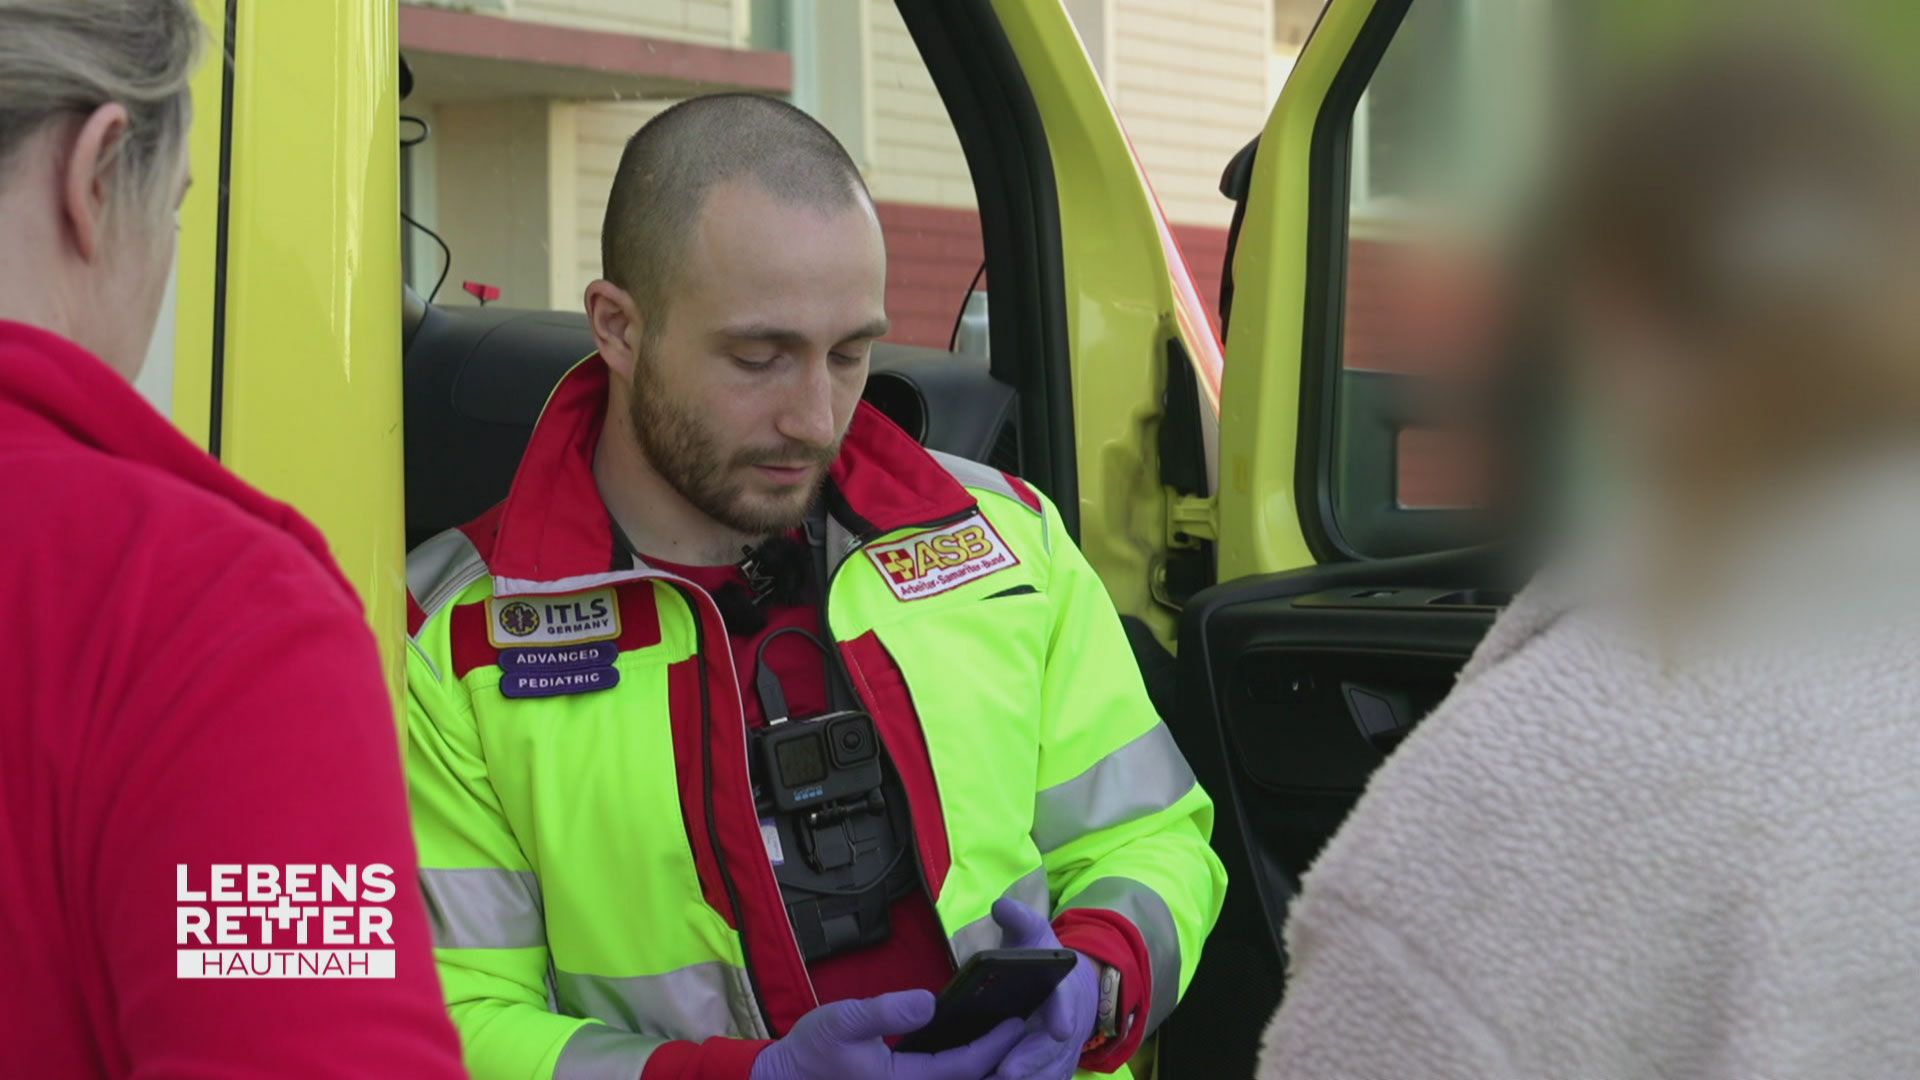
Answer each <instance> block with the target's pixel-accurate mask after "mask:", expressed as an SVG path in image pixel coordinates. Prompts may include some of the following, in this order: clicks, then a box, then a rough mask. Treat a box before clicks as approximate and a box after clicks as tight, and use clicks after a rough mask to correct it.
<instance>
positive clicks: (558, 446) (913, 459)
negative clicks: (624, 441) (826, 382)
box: [465, 354, 975, 591]
mask: <svg viewBox="0 0 1920 1080" xmlns="http://www.w3.org/2000/svg"><path fill="white" fill-rule="evenodd" d="M607 383H608V376H607V366H606V364H605V363H604V362H602V361H601V359H600V357H599V356H598V355H597V354H596V355H594V356H590V357H588V358H587V359H585V360H583V361H581V362H580V363H579V364H577V365H575V366H574V368H573V370H572V371H570V372H568V373H567V375H566V377H565V378H564V379H561V380H560V385H559V386H557V387H555V388H554V391H553V396H552V397H550V398H548V399H547V406H546V409H545V410H544V411H542V412H541V414H540V422H539V424H538V425H537V426H535V428H534V430H533V438H532V440H531V441H530V442H528V444H527V450H526V454H525V455H524V456H523V457H522V458H521V459H520V468H519V469H518V471H516V472H515V473H514V477H513V488H512V489H511V490H510V491H509V492H508V493H507V499H506V501H505V502H504V503H502V504H500V505H499V506H497V507H495V508H494V509H492V510H490V511H488V512H487V513H486V514H485V515H483V516H482V517H480V518H479V519H478V520H476V521H474V522H472V523H471V524H469V525H467V526H465V531H466V533H467V535H468V537H469V538H470V539H472V540H473V543H474V546H475V547H476V548H478V549H479V551H480V553H481V555H482V557H483V558H485V560H486V563H487V569H488V571H489V572H491V573H492V574H493V576H494V577H495V578H506V579H511V580H512V581H514V582H515V583H516V591H518V587H519V586H520V585H525V584H536V583H555V582H562V581H567V582H573V581H580V582H583V583H585V582H590V581H593V580H594V579H598V578H604V577H607V576H608V575H610V574H622V572H623V571H625V569H626V568H625V567H624V566H622V567H615V566H614V565H613V561H614V548H615V546H616V545H615V541H614V535H613V524H612V521H611V520H610V519H609V518H608V516H607V510H606V505H605V504H604V503H603V502H602V501H601V498H600V490H599V487H598V486H597V485H596V484H595V483H594V479H593V454H594V449H595V447H596V446H598V445H599V442H600V429H601V427H602V425H604V424H605V423H606V415H607ZM828 482H829V498H828V506H829V508H830V510H831V512H832V513H833V515H834V516H835V517H836V518H837V519H839V521H840V523H841V525H843V526H845V527H846V528H847V529H848V530H849V531H850V532H852V533H853V534H854V535H856V536H863V537H864V536H869V535H879V534H881V533H888V532H893V531H894V530H896V529H902V528H907V527H910V526H914V525H923V524H933V523H937V522H941V521H945V520H947V519H949V518H954V517H958V516H960V515H962V514H964V513H966V512H967V511H969V510H971V509H973V507H974V505H975V502H974V498H973V496H972V495H971V494H969V493H968V491H967V489H966V488H964V487H962V486H961V485H960V482H959V481H957V480H955V479H954V478H953V475H952V474H951V473H949V472H947V470H946V469H945V468H943V467H942V466H941V465H940V463H939V462H937V461H935V460H934V459H933V456H932V455H931V454H928V453H927V452H926V450H925V449H923V448H922V447H921V446H920V444H919V443H917V442H915V441H914V440H913V438H912V437H911V436H909V435H908V434H907V433H906V432H904V431H901V430H900V429H899V428H898V427H896V426H895V425H894V423H893V422H892V421H891V420H888V419H887V418H886V417H885V416H883V415H882V414H881V413H880V412H879V411H878V410H876V409H874V408H873V407H872V406H870V405H868V404H866V403H865V402H861V403H860V406H859V408H858V409H857V410H856V411H855V413H854V416H853V423H852V424H851V425H850V426H849V427H848V429H847V437H846V439H845V441H843V442H842V443H841V444H840V456H839V458H837V459H836V460H835V461H834V463H833V467H832V468H831V469H830V470H829V471H828ZM582 587H591V586H590V585H586V584H583V585H582Z"/></svg>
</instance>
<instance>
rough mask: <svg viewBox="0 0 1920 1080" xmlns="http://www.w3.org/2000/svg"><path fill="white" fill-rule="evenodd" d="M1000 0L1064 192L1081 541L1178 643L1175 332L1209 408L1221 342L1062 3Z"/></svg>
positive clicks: (1213, 404)
mask: <svg viewBox="0 0 1920 1080" xmlns="http://www.w3.org/2000/svg"><path fill="white" fill-rule="evenodd" d="M993 10H994V13H995V15H996V16H997V17H998V18H999V21H1000V26H1001V29H1002V31H1003V32H1004V33H1005V34H1006V37H1007V41H1008V43H1009V44H1010V45H1012V47H1013V52H1014V55H1015V56H1016V57H1017V58H1018V59H1019V62H1020V69H1021V73H1022V74H1023V75H1024V76H1025V77H1026V81H1027V86H1028V89H1029V91H1030V92H1031V94H1032V95H1033V100H1034V104H1035V106H1036V107H1037V108H1038V110H1039V113H1040V119H1041V123H1042V125H1043V127H1044V128H1045V130H1046V134H1047V150H1048V153H1049V155H1050V156H1051V158H1052V164H1053V175H1054V184H1055V187H1056V189H1057V191H1058V192H1059V199H1058V203H1059V214H1060V242H1061V248H1062V251H1061V256H1062V258H1061V261H1062V264H1063V276H1064V278H1065V284H1066V302H1067V312H1066V314H1067V340H1068V343H1069V353H1070V356H1071V358H1072V359H1071V362H1070V363H1071V379H1072V387H1073V429H1074V452H1075V460H1076V461H1077V463H1078V478H1079V483H1080V547H1081V550H1082V551H1084V552H1085V553H1086V556H1087V560H1088V561H1089V562H1090V563H1092V564H1093V567H1094V569H1095V570H1096V571H1098V572H1099V574H1100V577H1101V579H1102V580H1103V581H1104V582H1105V583H1106V585H1107V591H1108V592H1109V593H1110V594H1111V595H1112V597H1113V601H1114V606H1115V607H1117V608H1118V609H1119V610H1120V612H1121V613H1122V614H1126V615H1135V616H1139V617H1141V618H1142V619H1144V620H1146V622H1147V624H1148V625H1149V626H1150V627H1152V628H1153V630H1154V633H1155V635H1156V636H1157V637H1159V638H1160V640H1161V641H1163V642H1164V643H1166V644H1168V645H1169V646H1171V645H1172V644H1173V642H1174V639H1175V635H1176V633H1177V616H1176V614H1175V613H1174V612H1173V611H1171V610H1170V609H1168V608H1166V607H1164V606H1162V605H1160V604H1158V603H1156V602H1155V601H1154V599H1153V595H1152V584H1153V581H1154V577H1155V575H1156V573H1158V572H1159V571H1160V569H1161V567H1162V566H1163V565H1164V562H1165V559H1166V557H1167V552H1168V550H1169V547H1170V546H1171V544H1170V540H1169V528H1168V520H1169V514H1170V513H1171V512H1172V509H1173V502H1174V500H1172V499H1171V498H1170V497H1169V495H1168V493H1167V490H1166V489H1165V488H1163V487H1162V486H1161V484H1160V457H1159V440H1158V433H1159V429H1160V420H1161V400H1162V396H1163V393H1164V391H1165V383H1166V366H1167V361H1166V355H1167V353H1166V343H1167V341H1168V340H1169V339H1170V338H1176V337H1177V338H1178V339H1179V340H1180V341H1181V342H1182V344H1183V345H1184V346H1185V348H1186V353H1187V355H1188V356H1189V357H1191V358H1193V361H1194V365H1195V369H1196V371H1197V372H1198V373H1199V378H1200V382H1201V386H1202V391H1203V392H1202V394H1201V398H1202V407H1203V408H1210V409H1217V408H1218V393H1219V372H1220V345H1219V341H1218V340H1217V339H1216V338H1215V337H1214V333H1213V330H1212V327H1211V326H1210V325H1209V323H1208V322H1207V316H1206V311H1205V308H1204V307H1203V306H1202V302H1201V300H1200V298H1199V295H1198V292H1197V291H1196V290H1195V289H1194V287H1193V283H1192V280H1191V278H1190V277H1189V276H1188V274H1187V271H1186V265H1185V263H1184V261H1182V259H1181V256H1180V254H1179V249H1178V247H1177V246H1176V245H1175V244H1174V240H1173V234H1172V231H1171V230H1170V229H1169V228H1168V227H1167V223H1166V218H1165V215H1164V214H1162V213H1161V210H1160V207H1159V205H1158V203H1157V202H1156V201H1155V199H1154V196H1153V191H1152V188H1151V186H1150V185H1149V183H1148V181H1147V177H1146V174H1145V172H1144V170H1143V169H1142V168H1141V166H1140V163H1139V160H1138V158H1137V157H1136V156H1135V155H1134V153H1133V149H1132V146H1131V145H1130V144H1129V143H1128V141H1127V137H1126V134H1125V133H1124V132H1123V131H1122V129H1121V126H1120V121H1119V119H1118V118H1117V117H1116V116H1115V115H1114V112H1113V106H1112V104H1111V103H1110V102H1109V101H1108V99H1107V96H1106V92H1105V91H1104V90H1103V89H1102V88H1101V86H1100V78H1099V75H1098V74H1097V73H1096V72H1095V71H1094V68H1093V63H1092V61H1091V60H1090V59H1089V58H1088V56H1087V53H1086V49H1085V48H1084V47H1083V46H1082V44H1081V42H1080V37H1079V34H1078V33H1077V32H1076V31H1075V29H1074V26H1073V21H1072V19H1071V18H1070V17H1069V16H1068V14H1067V11H1066V8H1065V6H1064V5H1063V4H1062V3H1060V2H1059V0H994V3H993ZM1196 531H1199V532H1201V533H1204V527H1201V528H1199V529H1197V530H1196Z"/></svg>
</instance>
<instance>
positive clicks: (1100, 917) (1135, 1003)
mask: <svg viewBox="0 0 1920 1080" xmlns="http://www.w3.org/2000/svg"><path fill="white" fill-rule="evenodd" d="M1053 932H1054V934H1055V935H1056V936H1058V937H1059V938H1060V944H1061V945H1063V946H1065V947H1067V948H1069V949H1072V950H1074V951H1076V952H1082V953H1085V954H1086V955H1087V956H1089V957H1091V958H1092V959H1093V960H1094V961H1096V962H1098V963H1102V964H1105V965H1107V966H1108V967H1110V968H1114V969H1115V970H1117V971H1119V972H1120V1037H1119V1038H1117V1039H1115V1040H1113V1041H1112V1042H1109V1043H1106V1044H1104V1045H1101V1046H1097V1047H1095V1048H1094V1049H1092V1050H1090V1051H1088V1052H1087V1053H1086V1054H1084V1055H1082V1056H1081V1058H1080V1067H1081V1068H1083V1069H1089V1070H1092V1071H1093V1072H1097V1073H1110V1072H1118V1071H1119V1069H1120V1066H1122V1065H1125V1064H1126V1063H1127V1059H1128V1058H1131V1057H1132V1056H1133V1055H1134V1052H1135V1051H1136V1050H1138V1049H1140V1041H1141V1040H1142V1039H1144V1038H1146V1035H1147V1006H1148V1003H1149V1002H1151V1001H1153V967H1152V963H1151V961H1150V960H1149V959H1148V958H1147V943H1146V941H1145V940H1144V939H1142V938H1141V936H1140V931H1139V930H1138V929H1136V928H1135V927H1134V925H1133V923H1131V922H1129V921H1127V918H1126V917H1125V916H1123V915H1120V914H1118V913H1117V912H1112V911H1103V910H1100V909H1098V908H1071V909H1069V910H1067V911H1063V912H1061V913H1060V917H1059V918H1057V919H1055V920H1053ZM649 1080H651V1078H649Z"/></svg>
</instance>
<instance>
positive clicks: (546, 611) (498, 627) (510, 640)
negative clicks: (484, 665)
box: [487, 589, 620, 649]
mask: <svg viewBox="0 0 1920 1080" xmlns="http://www.w3.org/2000/svg"><path fill="white" fill-rule="evenodd" d="M619 636H620V602H619V600H618V599H617V598H616V597H615V596H614V592H613V590H612V589H595V590H593V591H592V592H583V593H572V594H570V595H567V596H510V597H497V596H496V597H494V598H493V599H491V600H488V601H487V640H488V641H489V642H491V643H492V645H493V647H494V648H496V649H524V648H528V647H530V646H540V645H583V644H586V643H587V642H591V641H612V640H614V639H616V638H618V637H619Z"/></svg>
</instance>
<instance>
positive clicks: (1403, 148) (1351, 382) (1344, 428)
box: [1306, 0, 1553, 557]
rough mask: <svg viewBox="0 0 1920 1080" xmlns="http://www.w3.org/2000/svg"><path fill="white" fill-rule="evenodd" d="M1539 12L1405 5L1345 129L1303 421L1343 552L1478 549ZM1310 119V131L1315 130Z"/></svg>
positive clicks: (1502, 6)
mask: <svg viewBox="0 0 1920 1080" xmlns="http://www.w3.org/2000/svg"><path fill="white" fill-rule="evenodd" d="M1552 8H1553V5H1552V4H1551V3H1549V2H1546V0H1419V2H1417V3H1414V4H1412V5H1411V6H1410V8H1409V9H1408V10H1407V14H1406V16H1405V18H1404V19H1403V21H1402V22H1401V24H1400V26H1399V29H1398V31H1397V32H1396V33H1394V35H1393V38H1392V40H1391V42H1390V43H1389V44H1388V45H1387V46H1386V49H1385V52H1384V54H1382V55H1381V56H1380V58H1379V63H1378V66H1377V67H1376V68H1375V69H1374V70H1373V71H1372V72H1371V74H1370V76H1369V77H1368V79H1367V81H1366V83H1365V86H1364V90H1363V92H1361V93H1359V95H1358V97H1357V100H1356V101H1355V102H1354V104H1353V107H1352V111H1351V113H1350V114H1347V115H1345V116H1342V117H1337V118H1335V119H1334V120H1333V121H1332V122H1334V123H1341V124H1344V125H1346V131H1345V135H1346V139H1345V146H1346V149H1347V152H1346V155H1345V158H1344V160H1340V161H1336V162H1332V163H1331V165H1332V166H1333V168H1334V169H1340V168H1344V176H1341V175H1339V174H1338V173H1337V172H1330V173H1329V174H1327V175H1323V176H1316V178H1315V182H1316V183H1317V184H1323V183H1324V184H1337V183H1339V182H1340V181H1341V180H1344V182H1345V191H1346V198H1345V200H1344V206H1340V205H1339V204H1336V208H1335V211H1334V212H1336V213H1340V214H1341V215H1342V217H1343V218H1344V220H1343V221H1341V222H1338V223H1336V224H1337V225H1340V226H1343V228H1342V229H1341V230H1340V233H1339V234H1340V235H1341V237H1342V239H1341V241H1340V242H1339V244H1337V245H1336V246H1335V247H1334V249H1333V250H1332V252H1331V254H1332V255H1333V256H1334V257H1335V259H1336V264H1335V265H1330V266H1327V267H1324V268H1322V270H1321V271H1320V272H1323V273H1326V274H1328V275H1329V276H1330V277H1331V278H1332V280H1333V283H1334V285H1335V287H1336V288H1337V289H1338V291H1339V296H1338V299H1339V309H1338V310H1339V311H1340V315H1339V317H1338V320H1337V322H1336V323H1335V324H1334V325H1331V326H1328V327H1326V328H1324V330H1325V333H1324V337H1323V339H1322V341H1321V342H1320V343H1319V345H1320V348H1319V349H1317V350H1316V349H1315V348H1314V347H1313V345H1312V344H1311V343H1310V345H1309V351H1308V354H1307V357H1306V362H1307V363H1310V364H1314V363H1317V364H1323V365H1325V366H1326V368H1327V369H1329V374H1330V376H1331V377H1330V379H1329V380H1328V381H1329V382H1330V383H1331V388H1332V394H1331V401H1332V407H1331V408H1328V409H1325V410H1323V415H1321V416H1320V417H1319V418H1318V420H1319V424H1320V425H1321V427H1322V429H1323V431H1324V433H1325V434H1326V435H1327V444H1328V445H1329V447H1330V451H1331V453H1330V455H1329V456H1328V458H1327V468H1326V469H1325V471H1324V472H1323V473H1322V474H1321V476H1320V482H1322V483H1324V484H1326V485H1327V486H1328V488H1329V489H1330V490H1329V491H1328V496H1329V497H1328V498H1327V499H1326V500H1324V505H1326V506H1328V507H1330V511H1331V518H1332V520H1331V521H1330V522H1328V523H1327V524H1328V526H1329V529H1328V531H1329V532H1330V533H1331V534H1332V535H1333V538H1334V539H1335V540H1336V542H1337V545H1338V546H1339V547H1341V548H1343V549H1345V551H1346V552H1347V553H1348V554H1350V555H1354V556H1362V557H1368V556H1386V555H1401V554H1409V553H1413V552H1417V551H1424V550H1435V549H1439V548H1444V547H1450V546H1455V545H1457V544H1460V543H1464V542H1468V541H1470V540H1474V539H1478V533H1477V527H1478V525H1479V522H1478V521H1477V520H1476V515H1475V513H1474V512H1475V511H1479V510H1482V509H1484V508H1485V507H1486V506H1487V504H1488V502H1489V499H1490V497H1491V477H1492V468H1493V463H1492V461H1491V459H1490V457H1489V455H1490V454H1491V453H1492V452H1493V451H1492V450H1491V448H1490V442H1489V437H1488V434H1487V431H1488V429H1487V427H1486V423H1485V422H1486V419H1487V410H1486V407H1485V406H1486V405H1487V402H1488V398H1487V390H1488V388H1489V386H1490V385H1491V382H1492V380H1493V377H1494V375H1495V373H1496V367H1497V365H1498V362H1499V361H1500V359H1501V357H1502V353H1501V342H1500V340H1499V334H1500V328H1501V327H1502V326H1503V325H1504V323H1503V314H1504V310H1505V309H1504V307H1503V305H1504V304H1505V302H1506V298H1505V297H1504V296H1503V294H1502V293H1503V289H1504V288H1505V286H1504V284H1503V281H1504V279H1503V278H1502V276H1501V274H1500V271H1499V267H1500V265H1501V263H1500V259H1499V251H1500V247H1501V244H1502V243H1503V241H1504V240H1505V239H1506V236H1505V233H1506V231H1507V230H1508V229H1509V228H1510V227H1511V225H1512V223H1513V220H1514V217H1513V214H1514V208H1515V204H1516V201H1517V199H1518V198H1519V195H1518V192H1519V190H1520V185H1521V182H1522V180H1523V179H1524V178H1525V176H1526V175H1527V172H1528V169H1529V167H1530V165H1531V164H1532V163H1533V162H1534V160H1535V154H1536V153H1537V151H1538V148H1539V146H1540V138H1541V136H1542V134H1543V131H1542V127H1543V124H1544V120H1543V119H1542V118H1543V117H1544V115H1545V109H1546V105H1545V96H1546V63H1547V58H1546V52H1547V42H1548V37H1547V34H1548V30H1549V28H1550V27H1549V20H1550V18H1551V15H1552ZM1327 122H1328V121H1326V120H1323V121H1322V123H1323V124H1325V123H1327Z"/></svg>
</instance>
